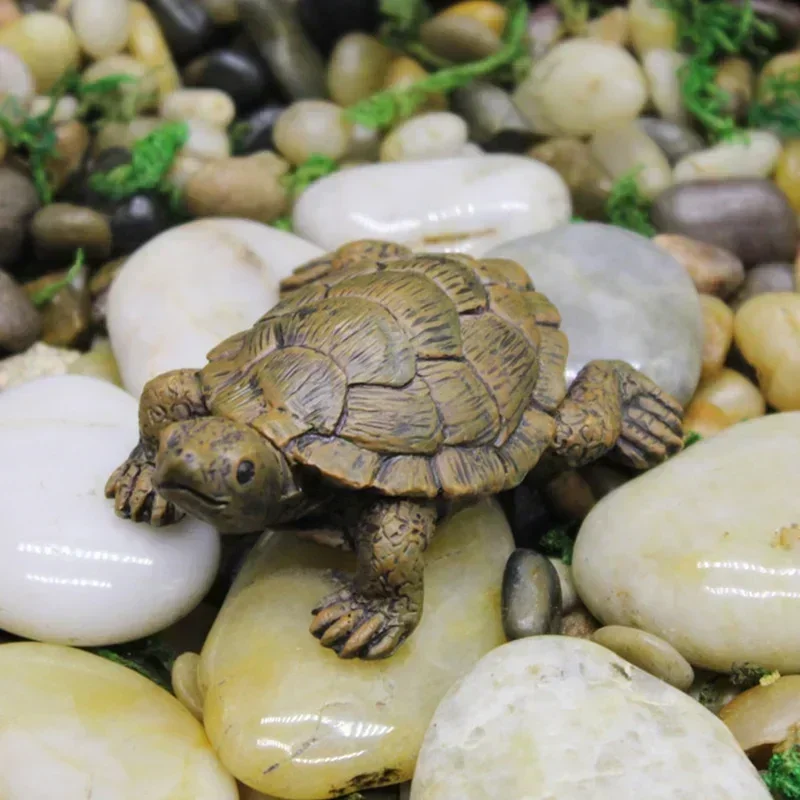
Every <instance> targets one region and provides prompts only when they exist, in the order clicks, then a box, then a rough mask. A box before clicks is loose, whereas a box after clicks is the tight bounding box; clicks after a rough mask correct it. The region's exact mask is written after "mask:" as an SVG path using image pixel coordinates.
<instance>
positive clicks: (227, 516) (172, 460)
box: [153, 417, 286, 533]
mask: <svg viewBox="0 0 800 800" xmlns="http://www.w3.org/2000/svg"><path fill="white" fill-rule="evenodd" d="M285 465H286V462H285V461H284V458H283V455H282V454H281V453H280V451H279V450H278V449H277V448H275V447H274V446H273V445H272V444H270V442H269V441H268V440H267V439H265V438H264V437H263V436H261V435H259V434H258V432H256V431H255V430H253V429H252V428H250V427H248V426H247V425H242V424H240V423H238V422H233V421H232V420H228V419H223V418H221V417H203V418H200V419H189V420H185V421H184V422H175V423H173V424H172V425H169V426H168V427H167V428H165V429H164V431H163V432H162V433H161V439H160V442H159V448H158V454H157V455H156V469H155V472H154V473H153V486H154V487H155V489H156V491H157V492H158V493H159V494H160V495H162V497H164V498H165V499H166V500H169V501H171V502H173V503H174V504H175V505H176V506H178V508H180V509H182V510H183V511H186V512H187V513H188V514H191V515H192V516H193V517H197V518H199V519H202V520H203V521H204V522H208V523H209V524H210V525H213V526H214V527H215V528H217V530H219V531H221V532H222V533H251V532H254V531H259V530H263V529H264V528H265V527H266V526H267V525H268V524H269V523H270V522H271V521H272V520H273V519H275V517H276V515H277V512H278V507H279V504H280V500H281V490H282V487H283V478H284V469H285V468H286V466H285Z"/></svg>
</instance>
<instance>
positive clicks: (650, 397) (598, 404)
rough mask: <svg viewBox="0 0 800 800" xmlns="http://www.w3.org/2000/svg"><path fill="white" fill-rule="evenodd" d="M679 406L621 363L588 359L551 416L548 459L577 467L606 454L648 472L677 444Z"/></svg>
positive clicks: (680, 439) (680, 442) (680, 438)
mask: <svg viewBox="0 0 800 800" xmlns="http://www.w3.org/2000/svg"><path fill="white" fill-rule="evenodd" d="M682 416H683V409H682V408H681V406H680V404H679V403H678V402H677V401H676V400H674V399H673V398H672V397H670V395H668V394H667V393H666V392H664V391H662V390H661V389H660V388H659V387H658V386H656V384H655V383H653V381H651V380H650V379H649V378H647V377H646V376H645V375H642V373H641V372H639V371H638V370H635V369H634V368H633V367H632V366H631V365H630V364H627V363H626V362H624V361H590V362H589V363H588V364H587V365H586V366H585V367H584V368H583V369H582V370H581V371H580V373H579V374H578V376H577V378H575V381H574V382H573V384H572V386H571V387H570V390H569V393H568V394H567V397H566V398H565V400H564V402H563V403H562V404H561V406H560V407H559V408H558V411H557V412H556V435H555V442H554V455H555V456H556V457H557V458H558V460H559V461H560V462H561V463H563V465H564V466H566V467H567V468H571V469H574V468H577V467H581V466H583V465H585V464H589V463H591V462H592V461H596V460H597V459H598V458H601V457H602V456H604V455H606V454H607V453H608V454H610V455H611V456H612V457H614V458H615V460H618V461H622V462H623V463H626V464H628V465H630V466H632V467H634V468H636V469H648V468H649V467H653V466H655V465H656V464H660V463H661V462H662V461H665V460H666V459H667V458H668V457H669V456H671V455H672V454H673V453H677V452H678V451H679V450H680V449H681V447H682V445H683V436H682V427H681V418H682Z"/></svg>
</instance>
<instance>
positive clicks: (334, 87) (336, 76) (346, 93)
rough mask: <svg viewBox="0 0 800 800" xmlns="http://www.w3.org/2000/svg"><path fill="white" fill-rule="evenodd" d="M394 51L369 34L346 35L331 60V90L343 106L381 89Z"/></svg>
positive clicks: (336, 100) (334, 49) (334, 100)
mask: <svg viewBox="0 0 800 800" xmlns="http://www.w3.org/2000/svg"><path fill="white" fill-rule="evenodd" d="M391 61H392V53H391V51H390V50H389V48H387V47H386V46H385V45H384V44H383V43H382V42H380V41H379V40H378V39H376V38H375V37H374V36H370V35H369V34H366V33H361V32H353V33H348V34H347V35H346V36H343V37H342V38H341V39H340V40H339V41H338V42H337V43H336V47H334V48H333V52H332V53H331V57H330V61H329V62H328V76H327V81H328V93H329V94H330V97H331V100H333V102H334V103H337V104H338V105H340V106H343V107H345V108H346V107H347V106H351V105H354V104H355V103H357V102H358V101H359V100H363V99H364V98H365V97H369V96H370V95H372V94H375V93H376V92H377V91H379V90H380V89H381V87H382V86H383V83H384V81H385V80H386V74H387V72H388V70H389V64H390V63H391Z"/></svg>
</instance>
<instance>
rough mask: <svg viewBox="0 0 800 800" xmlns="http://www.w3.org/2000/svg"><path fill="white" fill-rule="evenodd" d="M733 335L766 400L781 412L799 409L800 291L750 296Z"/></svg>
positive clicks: (735, 321) (739, 313) (742, 307)
mask: <svg viewBox="0 0 800 800" xmlns="http://www.w3.org/2000/svg"><path fill="white" fill-rule="evenodd" d="M733 337H734V340H735V342H736V346H737V347H738V348H739V350H740V351H741V353H742V355H743V356H744V357H745V359H746V360H747V362H748V363H749V364H751V365H752V366H753V367H755V370H756V373H757V374H758V384H759V386H760V388H761V392H762V394H763V395H764V397H765V398H766V401H767V402H768V403H769V404H770V405H771V406H774V407H775V408H777V409H778V410H779V411H794V410H796V409H800V294H797V293H795V292H773V293H770V294H762V295H758V296H756V297H752V298H750V300H748V301H747V302H745V303H744V304H743V305H742V306H741V307H740V308H739V310H738V311H737V312H736V316H735V317H734V320H733Z"/></svg>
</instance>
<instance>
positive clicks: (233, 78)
mask: <svg viewBox="0 0 800 800" xmlns="http://www.w3.org/2000/svg"><path fill="white" fill-rule="evenodd" d="M183 79H184V82H185V83H186V85H187V86H202V87H204V88H208V89H219V90H220V91H223V92H225V93H226V94H228V95H230V98H231V99H232V100H233V102H234V104H235V105H236V111H237V112H238V113H240V114H241V113H242V112H244V111H249V110H250V109H251V108H253V107H254V106H256V105H258V104H259V103H263V102H265V101H267V100H271V99H273V97H274V96H275V95H276V94H277V87H276V85H275V83H274V81H273V80H272V78H271V76H270V75H268V74H267V71H266V70H265V69H264V67H263V64H262V62H261V60H260V59H256V58H254V57H253V56H251V55H249V54H247V53H244V52H241V51H237V50H213V51H212V52H210V53H208V54H207V55H204V56H201V57H200V58H197V59H195V60H194V61H192V63H191V64H189V65H188V66H187V67H186V69H185V70H184V72H183Z"/></svg>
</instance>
